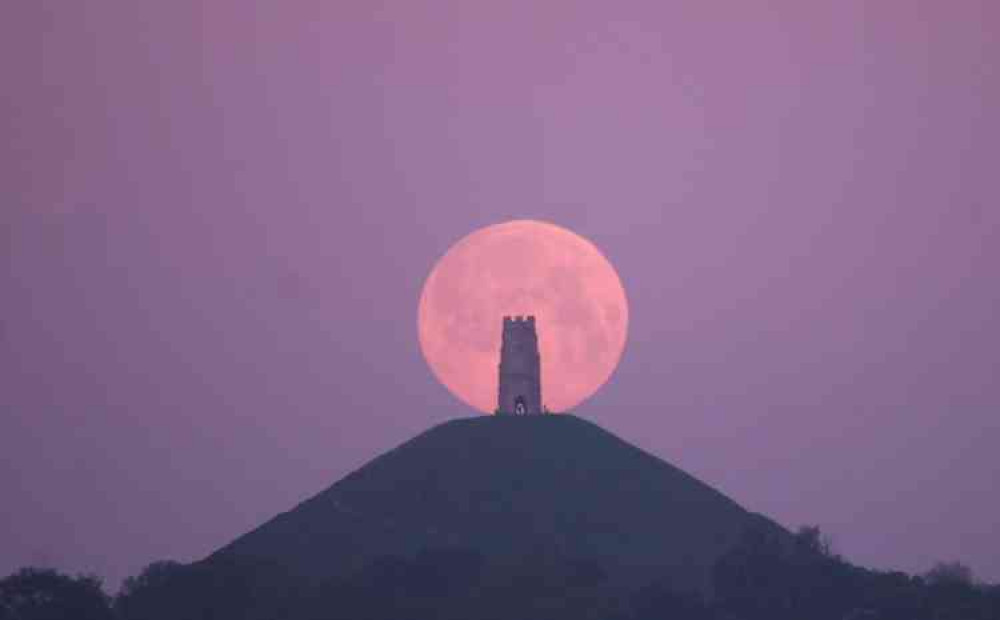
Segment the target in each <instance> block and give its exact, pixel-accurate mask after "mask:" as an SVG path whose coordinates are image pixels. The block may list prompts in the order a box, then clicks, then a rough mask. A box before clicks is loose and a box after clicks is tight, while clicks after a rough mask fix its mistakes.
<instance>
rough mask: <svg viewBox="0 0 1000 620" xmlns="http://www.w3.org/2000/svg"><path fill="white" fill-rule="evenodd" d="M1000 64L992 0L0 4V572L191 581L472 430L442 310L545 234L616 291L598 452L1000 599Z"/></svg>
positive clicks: (880, 562)
mask: <svg viewBox="0 0 1000 620" xmlns="http://www.w3.org/2000/svg"><path fill="white" fill-rule="evenodd" d="M998 58H1000V3H998V2H996V1H995V0H956V1H954V2H941V1H939V0H881V1H879V2H871V1H862V0H830V1H820V0H816V1H809V2H803V1H802V0H773V1H769V2H764V1H751V0H747V1H743V2H714V1H706V0H689V1H673V2H666V1H664V0H650V1H648V2H630V1H627V0H626V1H621V2H584V1H582V0H581V1H573V2H569V1H556V0H548V1H545V2H527V1H524V2H469V1H460V0H454V1H436V2H420V1H416V0H400V1H398V2H383V3H379V2H374V1H372V0H358V1H346V0H333V1H328V2H294V1H287V2H260V3H255V2H248V1H230V2H223V1H211V0H197V1H195V0H171V1H170V2H163V1H162V0H155V1H153V0H150V1H139V0H89V1H88V2H73V1H70V0H63V1H57V0H6V1H5V2H4V3H3V9H2V15H0V85H2V89H3V91H2V97H0V197H2V201H3V202H2V206H0V209H2V211H0V218H2V219H0V227H2V228H0V233H2V237H0V241H2V244H3V245H2V248H0V249H2V251H3V254H2V256H3V263H2V264H0V269H2V270H0V296H2V297H0V572H2V573H6V572H8V571H10V570H13V569H14V568H15V567H17V566H20V565H23V564H27V563H32V564H50V565H55V566H57V567H60V568H63V569H68V570H73V571H83V570H87V571H96V572H98V573H99V574H101V575H104V576H106V577H108V578H109V579H111V580H112V581H113V582H116V581H117V580H118V579H120V578H121V577H123V576H125V575H128V574H131V573H134V572H136V571H138V570H139V569H140V568H141V567H142V566H143V565H145V564H146V563H148V562H149V561H152V560H155V559H162V558H174V559H179V560H190V559H194V558H198V557H201V556H203V555H205V554H207V553H208V552H210V551H211V550H213V549H215V548H217V547H219V546H220V545H223V544H224V543H226V542H228V541H230V540H231V539H233V538H234V537H236V536H238V535H240V534H242V533H243V532H246V531H247V530H249V529H250V528H253V527H254V526H256V525H258V524H259V523H261V522H262V521H263V520H265V519H268V518H270V517H272V516H274V515H275V514H276V513H278V512H280V511H284V510H287V509H288V508H290V507H291V506H293V505H294V504H296V503H297V502H299V501H300V500H302V499H304V498H306V497H308V496H310V495H311V494H313V493H315V492H317V491H319V490H320V489H322V488H324V487H325V486H327V485H329V484H330V483H332V482H334V481H335V480H337V479H339V478H340V477H341V476H343V475H344V474H346V473H347V472H349V471H351V470H352V469H354V468H356V467H358V466H359V465H361V464H362V463H364V462H366V461H367V460H369V459H370V458H372V457H374V456H376V455H377V454H379V453H381V452H383V451H385V450H386V449H388V448H391V447H393V446H394V445H396V444H398V443H400V442H401V441H403V440H405V439H407V438H409V437H411V436H412V435H414V434H416V433H418V432H420V431H422V430H424V429H426V428H427V427H429V426H430V425H432V424H435V423H438V422H441V421H444V420H447V419H450V418H454V417H457V416H465V415H471V414H472V412H471V411H470V410H467V409H465V408H464V407H463V406H462V405H461V404H460V403H459V402H458V401H457V400H455V399H454V398H453V397H452V396H450V395H449V393H448V392H447V391H446V390H445V389H444V388H443V387H441V386H440V385H439V384H438V383H437V382H436V381H435V380H434V379H433V377H432V375H431V373H430V371H429V370H428V368H427V367H426V365H425V363H424V361H423V359H422V358H421V355H420V351H419V347H418V343H417V336H416V310H417V299H418V295H419V291H420V287H421V285H422V283H423V279H424V277H425V276H426V274H427V272H428V271H429V270H430V268H431V266H432V265H433V263H434V261H435V260H436V259H437V258H438V257H439V256H440V255H441V254H442V253H443V252H444V251H445V250H446V249H447V248H448V246H449V245H450V244H451V243H453V242H454V241H455V240H457V239H459V238H460V237H462V236H463V235H465V234H467V233H468V232H470V231H471V230H473V229H475V228H478V227H480V226H484V225H488V224H492V223H496V222H499V221H503V220H507V219H512V218H534V219H544V220H550V221H553V222H555V223H558V224H560V225H562V226H565V227H568V228H570V229H572V230H574V231H576V232H578V233H580V234H582V235H584V236H586V237H588V238H589V239H591V240H592V241H594V242H595V243H596V244H597V245H598V246H599V247H600V248H601V249H602V250H603V251H604V253H605V254H606V255H607V257H608V258H609V259H610V260H611V261H612V262H613V263H614V264H615V266H616V267H617V269H618V271H619V272H620V274H621V277H622V280H623V282H624V284H625V287H626V290H627V292H628V296H629V302H630V314H631V315H630V328H631V331H630V335H629V340H628V344H627V345H626V350H625V354H624V357H623V359H622V363H621V365H620V367H619V368H618V371H617V372H616V374H615V375H614V377H613V378H612V380H611V382H610V383H609V384H608V385H607V386H605V388H604V389H603V390H602V391H600V392H599V393H598V394H597V396H595V397H594V398H593V399H592V400H590V401H588V402H586V403H585V404H584V405H582V406H581V407H580V408H579V409H578V410H577V413H578V414H579V415H581V416H583V417H585V418H587V419H590V420H593V421H595V422H597V423H599V424H601V425H602V426H604V427H605V428H607V429H608V430H610V431H612V432H614V433H616V434H618V435H620V436H622V437H623V438H625V439H626V440H629V441H631V442H633V443H636V444H637V445H639V446H641V447H642V448H644V449H646V450H649V451H650V452H652V453H654V454H656V455H658V456H660V457H662V458H664V459H667V460H669V461H670V462H672V463H674V464H676V465H678V466H680V467H682V468H684V469H686V470H687V471H689V472H691V473H692V474H694V475H696V476H698V477H699V478H701V479H702V480H704V481H706V482H708V483H709V484H712V485H714V486H716V487H717V488H719V489H720V490H721V491H723V492H725V493H726V494H728V495H729V496H731V497H732V498H733V499H735V500H736V501H738V502H740V503H741V504H742V505H744V506H745V507H747V508H749V509H751V510H754V511H758V512H762V513H765V514H767V515H770V516H772V517H774V518H775V519H777V520H778V521H779V522H781V523H783V524H785V525H786V526H789V527H796V526H798V525H800V524H803V523H817V524H819V525H821V526H822V527H823V528H824V529H825V530H826V531H828V532H829V533H831V534H832V536H833V539H834V545H835V547H836V549H837V550H839V551H840V552H842V553H844V554H845V555H846V556H847V557H849V558H850V559H852V560H855V561H857V562H859V563H862V564H865V565H869V566H876V567H897V568H902V569H906V570H910V571H922V570H925V569H926V568H928V567H929V566H930V565H931V563H932V562H933V561H934V560H937V559H960V560H963V561H965V562H967V563H968V564H969V565H970V566H971V567H972V568H973V570H974V571H975V572H976V573H977V574H978V575H979V576H981V577H983V578H987V579H991V580H994V581H1000V552H998V548H997V544H998V543H997V528H998V524H1000V494H998V492H997V480H998V479H1000V450H998V445H1000V381H998V368H1000V285H998V284H997V280H998V279H1000V278H998V276H997V274H996V271H997V265H1000V213H998V207H1000V200H998V199H1000V181H998V179H1000V176H998V174H997V162H998V161H1000V120H998V113H997V110H998V109H1000V71H998V67H1000V63H998V62H997V59H998ZM669 526H670V525H669V524H668V523H665V524H664V527H669Z"/></svg>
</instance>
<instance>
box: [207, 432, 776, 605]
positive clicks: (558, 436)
mask: <svg viewBox="0 0 1000 620" xmlns="http://www.w3.org/2000/svg"><path fill="white" fill-rule="evenodd" d="M762 526H763V527H765V528H767V529H770V530H773V531H774V532H775V533H776V535H778V536H786V535H787V534H786V533H785V532H784V530H782V529H781V528H780V527H779V526H777V525H775V524H773V523H772V522H770V521H768V520H766V519H765V518H764V517H761V516H759V515H755V514H752V513H750V512H748V511H746V510H744V509H743V508H741V507H740V506H739V505H737V504H736V503H735V502H733V501H732V500H730V499H729V498H727V497H725V496H724V495H722V494H721V493H719V492H717V491H715V490H714V489H712V488H711V487H709V486H707V485H705V484H703V483H702V482H699V481H698V480H696V479H695V478H693V477H692V476H690V475H688V474H686V473H684V472H683V471H681V470H680V469H677V468H676V467H673V466H672V465H670V464H668V463H666V462H664V461H662V460H660V459H657V458H656V457H654V456H652V455H650V454H647V453H645V452H643V451H641V450H639V449H638V448H636V447H634V446H632V445H630V444H628V443H626V442H624V441H622V440H621V439H618V438H617V437H615V436H614V435H612V434H610V433H608V432H606V431H604V430H602V429H601V428H600V427H598V426H596V425H594V424H592V423H589V422H586V421H584V420H582V419H580V418H577V417H574V416H571V415H547V416H523V417H501V416H482V417H476V418H469V419H460V420H454V421H451V422H447V423H444V424H441V425H439V426H436V427H434V428H432V429H430V430H428V431H426V432H425V433H423V434H421V435H419V436H417V437H415V438H414V439H412V440H410V441H408V442H406V443H404V444H402V445H401V446H399V447H397V448H395V449H394V450H391V451H389V452H387V453H385V454H383V455H382V456H380V457H378V458H376V459H374V460H373V461H371V462H370V463H368V464H367V465H365V466H363V467H362V468H360V469H359V470H357V471H355V472H353V473H352V474H350V475H348V476H347V477H345V478H344V479H342V480H340V481H339V482H337V483H335V484H333V485H332V486H330V487H329V488H327V489H326V490H324V491H322V492H321V493H319V494H318V495H316V496H315V497H313V498H311V499H309V500H307V501H305V502H303V503H302V504H300V505H299V506H297V507H295V508H294V509H292V510H290V511H288V512H285V513H282V514H280V515H278V516H276V517H275V518H273V519H272V520H270V521H268V522H266V523H264V524H263V525H261V526H260V527H258V528H257V529H255V530H253V531H251V532H249V533H248V534H246V535H244V536H241V537H239V538H238V539H236V540H235V541H233V542H232V543H230V544H228V545H226V546H225V547H223V548H222V549H220V550H218V551H217V552H215V553H214V554H212V555H211V556H210V557H208V558H206V559H205V560H204V561H203V562H201V566H202V568H206V569H211V567H213V566H220V567H223V566H226V567H229V566H240V565H267V566H271V567H276V568H279V569H280V571H281V572H282V573H283V574H285V575H288V576H290V577H293V578H294V579H297V580H301V581H303V582H308V583H322V582H324V581H327V580H330V579H333V578H337V577H340V576H345V575H350V574H352V573H354V572H356V571H359V570H361V569H362V568H364V567H365V566H367V565H369V564H370V563H371V562H372V561H374V560H375V559H377V558H380V557H384V556H399V557H415V556H416V555H417V554H418V553H419V552H420V551H421V550H426V549H436V548H461V549H470V550H475V551H477V552H479V553H482V554H483V555H485V556H487V557H490V558H493V559H498V558H499V559H501V560H502V559H509V560H510V561H511V562H517V561H524V560H528V561H534V562H544V561H545V558H574V559H579V560H587V561H592V562H594V563H595V564H597V565H599V566H601V567H602V569H603V570H604V571H606V573H607V578H608V580H609V581H610V582H612V583H615V582H619V583H629V584H642V583H646V582H652V581H657V580H669V581H670V582H671V583H673V584H674V585H675V586H676V587H679V588H683V589H690V590H701V591H705V590H707V589H709V584H710V572H711V568H712V566H713V565H714V563H715V562H716V560H717V559H718V558H719V557H720V556H721V555H722V554H723V553H725V552H726V551H727V550H728V549H730V548H732V547H733V545H734V544H735V543H736V542H737V541H738V539H739V537H740V536H741V535H742V533H743V532H745V531H746V530H748V529H749V528H751V527H758V528H759V527H762Z"/></svg>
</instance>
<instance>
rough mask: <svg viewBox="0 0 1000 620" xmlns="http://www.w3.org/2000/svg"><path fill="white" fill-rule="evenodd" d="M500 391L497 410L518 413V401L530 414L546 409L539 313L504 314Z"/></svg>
mask: <svg viewBox="0 0 1000 620" xmlns="http://www.w3.org/2000/svg"><path fill="white" fill-rule="evenodd" d="M499 372H500V394H499V399H498V403H497V405H498V406H497V411H498V413H500V414H505V415H514V414H517V413H519V412H518V406H517V405H518V402H521V403H522V404H523V411H521V413H524V414H526V415H534V414H540V413H542V375H541V359H540V356H539V353H538V335H537V333H536V331H535V317H533V316H528V317H521V316H515V317H509V316H505V317H504V318H503V339H502V343H501V345H500V367H499Z"/></svg>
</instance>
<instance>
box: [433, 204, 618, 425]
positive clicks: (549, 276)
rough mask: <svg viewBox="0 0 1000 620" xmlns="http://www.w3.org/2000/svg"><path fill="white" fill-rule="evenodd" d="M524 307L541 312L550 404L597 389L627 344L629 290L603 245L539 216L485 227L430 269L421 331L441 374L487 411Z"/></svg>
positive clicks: (558, 406) (566, 405) (563, 406)
mask: <svg viewBox="0 0 1000 620" xmlns="http://www.w3.org/2000/svg"><path fill="white" fill-rule="evenodd" d="M516 315H534V316H535V320H536V325H537V331H538V348H539V352H540V354H541V376H542V402H543V403H544V405H545V406H546V407H547V408H548V409H549V410H551V411H553V412H563V411H568V410H570V409H572V408H573V407H576V406H577V405H579V404H580V403H581V402H583V401H584V400H586V399H587V398H589V397H590V396H592V395H593V394H594V393H595V392H596V391H597V390H598V389H599V388H600V387H601V386H602V385H604V383H605V382H606V381H607V380H608V378H609V377H610V376H611V373H612V372H614V369H615V367H616V366H617V365H618V361H619V360H620V359H621V355H622V351H623V350H624V348H625V338H626V335H627V333H628V301H627V300H626V297H625V289H624V287H622V283H621V280H620V279H619V278H618V274H617V273H616V272H615V269H614V267H612V266H611V263H610V262H608V260H607V259H606V258H605V257H604V255H603V254H602V253H601V251H600V250H598V249H597V247H596V246H595V245H594V244H593V243H591V242H590V241H588V240H587V239H584V238H583V237H581V236H579V235H577V234H576V233H573V232H571V231H569V230H566V229H565V228H561V227H559V226H556V225H554V224H549V223H547V222H540V221H534V220H515V221H511V222H505V223H502V224H497V225H494V226H487V227H486V228H481V229H479V230H476V231H474V232H473V233H471V234H469V235H468V236H466V237H464V238H462V239H460V240H459V241H458V242H457V243H455V244H454V245H453V246H452V247H451V248H450V249H449V250H448V251H447V252H446V253H445V255H444V256H442V257H441V259H440V260H439V261H438V262H437V264H436V265H434V268H433V269H432V270H431V272H430V275H428V276H427V281H426V282H425V283H424V288H423V291H422V293H421V295H420V306H419V309H418V311H417V330H418V334H419V338H420V348H421V350H422V351H423V354H424V358H425V359H426V360H427V364H428V365H429V366H430V368H431V371H432V372H433V373H434V375H435V376H436V377H437V378H438V380H439V381H441V383H442V384H443V385H444V386H445V387H446V388H448V390H449V391H450V392H451V393H452V394H454V395H455V396H456V397H457V398H458V399H460V400H462V401H463V402H465V403H467V404H468V405H471V406H472V407H474V408H476V409H478V410H480V411H483V412H487V413H490V412H493V411H494V410H495V409H496V406H497V389H498V381H499V380H498V374H497V372H498V371H497V365H498V364H499V362H500V339H501V330H502V321H503V317H504V316H516Z"/></svg>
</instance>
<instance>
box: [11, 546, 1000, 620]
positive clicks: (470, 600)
mask: <svg viewBox="0 0 1000 620" xmlns="http://www.w3.org/2000/svg"><path fill="white" fill-rule="evenodd" d="M703 590H704V591H681V590H677V589H675V588H674V587H672V586H671V584H670V583H666V582H664V583H652V584H645V585H643V586H641V587H637V586H635V585H632V586H630V585H629V584H616V583H611V582H610V581H609V579H608V577H607V575H606V574H605V572H604V570H603V569H602V568H601V566H600V564H599V563H597V562H595V561H593V560H587V559H566V558H553V557H537V558H524V559H522V560H521V561H517V562H514V561H510V560H506V561H501V560H498V559H495V558H492V559H491V558H487V557H484V556H483V555H482V554H480V553H478V552H476V551H472V550H465V549H438V550H428V551H425V552H423V553H421V554H418V555H417V556H416V557H412V558H400V557H386V558H382V559H380V560H378V561H375V562H373V563H371V564H369V565H368V566H367V567H365V568H363V569H362V570H359V571H357V572H356V573H354V574H352V575H350V576H347V577H344V578H341V579H337V580H333V581H329V582H323V583H308V582H304V581H301V580H297V579H294V578H292V577H291V576H290V575H289V574H288V573H287V571H284V570H282V569H281V568H280V567H278V566H271V565H266V564H259V563H249V562H246V561H242V562H233V563H231V564H229V565H219V564H217V563H216V564H212V565H207V564H204V563H200V564H193V565H182V564H177V563H173V562H158V563H154V564H152V565H150V566H149V567H147V568H146V569H145V570H144V571H142V573H141V574H139V575H138V576H136V577H132V578H129V579H127V580H126V581H125V583H124V585H123V587H122V589H121V592H119V593H118V595H117V596H115V597H110V596H108V595H107V594H106V593H105V592H104V591H103V590H102V588H101V584H100V582H99V581H98V580H97V579H95V578H93V577H70V576H67V575H63V574H60V573H57V572H55V571H51V570H35V569H24V570H21V571H19V572H17V573H15V574H13V575H11V576H9V577H6V578H5V579H2V580H0V620H62V619H64V618H65V619H73V620H222V619H233V620H250V619H260V620H275V619H296V620H341V619H343V620H421V619H431V618H433V619H435V620H451V619H454V620H516V619H524V620H531V619H537V620H562V619H564V618H565V619H566V620H570V619H572V620H589V619H594V620H597V619H601V620H654V619H655V620H670V619H677V620H802V619H803V618H808V619H810V620H997V619H1000V586H995V585H993V586H988V585H984V584H977V583H975V581H974V579H973V578H972V575H971V573H970V571H969V570H968V569H967V568H965V567H964V566H963V565H961V564H939V565H938V566H936V567H935V568H934V569H933V570H931V571H930V572H928V573H927V574H926V575H922V576H911V575H907V574H904V573H900V572H881V571H872V570H867V569H863V568H859V567H857V566H853V565H851V564H850V563H848V562H846V561H844V560H843V559H842V558H840V557H839V556H838V555H836V554H835V553H833V552H832V551H831V549H830V548H829V545H828V544H827V543H826V542H825V541H824V538H823V536H822V534H821V532H820V531H819V530H818V529H817V528H803V529H802V530H800V531H799V532H798V533H797V534H796V535H795V536H794V537H791V538H789V537H780V536H776V535H774V533H773V530H767V529H764V528H761V529H759V530H757V529H753V530H751V531H748V532H747V533H746V535H745V537H744V539H743V540H742V541H741V543H740V544H739V545H737V546H736V547H735V548H733V549H732V550H731V551H730V552H729V553H728V554H726V555H725V556H724V557H722V558H720V559H719V561H718V562H717V563H716V565H715V567H714V569H713V570H712V577H711V583H710V584H708V586H707V587H706V588H704V589H703Z"/></svg>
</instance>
